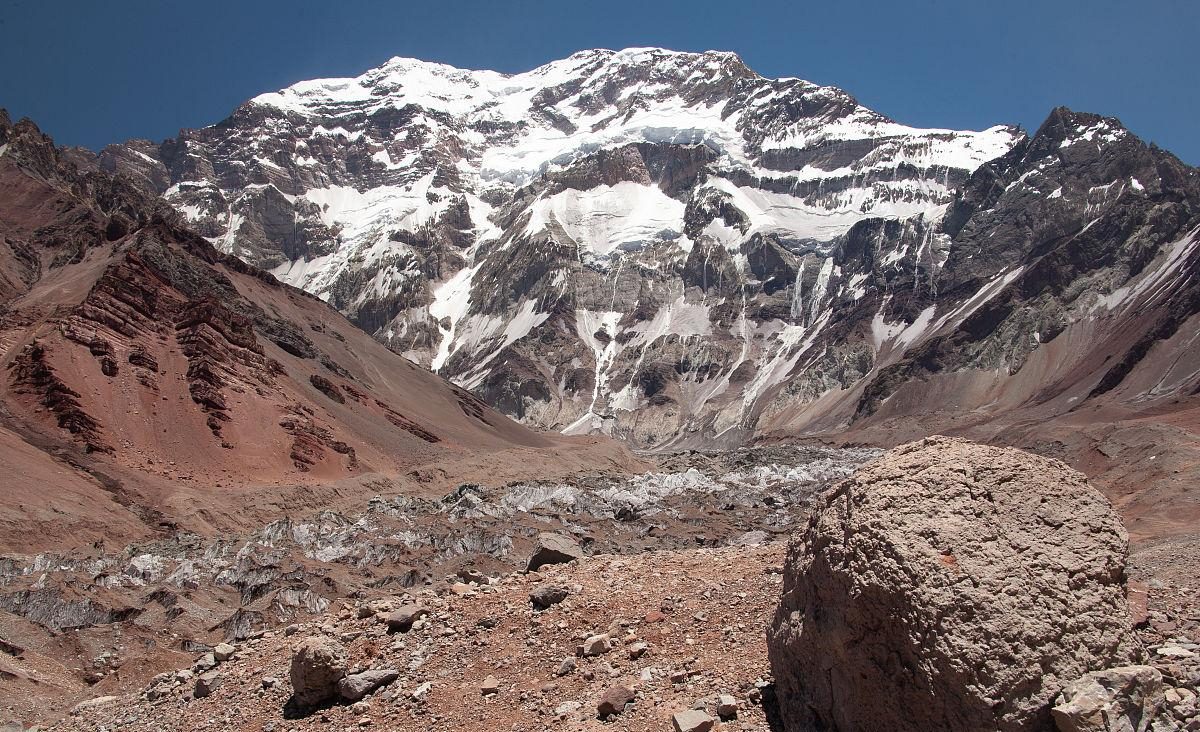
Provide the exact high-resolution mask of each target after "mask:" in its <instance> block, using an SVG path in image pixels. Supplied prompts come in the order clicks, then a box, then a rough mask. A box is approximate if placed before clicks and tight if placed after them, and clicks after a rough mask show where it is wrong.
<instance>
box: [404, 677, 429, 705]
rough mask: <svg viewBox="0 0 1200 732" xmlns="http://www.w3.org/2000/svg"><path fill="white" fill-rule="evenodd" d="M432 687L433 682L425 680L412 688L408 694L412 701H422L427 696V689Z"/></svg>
mask: <svg viewBox="0 0 1200 732" xmlns="http://www.w3.org/2000/svg"><path fill="white" fill-rule="evenodd" d="M432 688H433V682H432V681H426V682H425V683H423V684H421V685H420V686H418V687H417V688H415V689H413V691H412V693H411V694H409V696H410V697H412V700H413V701H416V702H423V701H425V699H426V698H427V697H428V696H429V690H430V689H432Z"/></svg>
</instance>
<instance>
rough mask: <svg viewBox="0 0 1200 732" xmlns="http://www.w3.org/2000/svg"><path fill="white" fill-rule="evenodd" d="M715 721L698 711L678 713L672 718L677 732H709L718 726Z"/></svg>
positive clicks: (691, 710)
mask: <svg viewBox="0 0 1200 732" xmlns="http://www.w3.org/2000/svg"><path fill="white" fill-rule="evenodd" d="M716 721H717V720H715V719H713V718H712V717H710V716H708V715H707V714H705V713H704V712H702V711H700V710H698V709H688V710H686V711H682V712H676V713H675V714H673V715H672V716H671V724H673V725H674V726H675V732H708V730H710V729H712V728H713V725H714V724H716Z"/></svg>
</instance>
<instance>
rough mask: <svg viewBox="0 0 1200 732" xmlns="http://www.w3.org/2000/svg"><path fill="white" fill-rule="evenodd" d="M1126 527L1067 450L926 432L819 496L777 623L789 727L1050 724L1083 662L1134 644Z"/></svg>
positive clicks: (773, 649) (774, 634)
mask: <svg viewBox="0 0 1200 732" xmlns="http://www.w3.org/2000/svg"><path fill="white" fill-rule="evenodd" d="M1127 541H1128V540H1127V535H1126V532H1125V529H1124V527H1123V526H1122V525H1121V521H1120V519H1119V518H1118V517H1117V516H1116V515H1115V514H1114V513H1113V510H1112V507H1111V506H1110V505H1109V503H1108V501H1107V500H1105V498H1104V497H1103V496H1102V495H1100V494H1099V493H1098V492H1096V491H1095V490H1094V489H1093V488H1091V487H1090V486H1089V485H1088V483H1087V480H1086V479H1085V478H1084V477H1083V476H1082V475H1080V474H1079V473H1077V472H1075V471H1074V470H1071V469H1070V468H1068V467H1067V466H1065V465H1063V464H1062V463H1060V462H1058V461H1055V460H1049V459H1046V458H1042V457H1038V456H1036V455H1031V454H1028V453H1025V452H1021V451H1019V450H1013V449H1002V448H994V447H986V446H983V445H976V444H974V443H971V442H967V441H965V440H959V439H951V438H945V437H933V438H929V439H926V440H922V441H920V442H915V443H912V444H908V445H903V446H901V447H898V448H895V449H894V450H892V451H890V452H889V453H887V454H885V455H884V456H882V457H881V458H879V459H878V460H876V461H875V462H873V463H870V464H869V465H867V466H865V467H864V468H862V469H861V470H860V471H859V472H858V473H856V474H855V475H854V476H852V477H850V478H848V479H846V480H844V481H842V482H841V483H839V484H838V485H837V486H835V487H834V488H832V489H830V490H829V491H828V492H827V493H825V494H824V495H822V496H821V497H820V499H819V500H818V502H817V506H816V507H815V510H814V512H813V514H812V516H811V518H810V520H809V523H808V526H807V528H806V530H805V531H804V532H803V533H802V534H801V535H800V536H799V537H797V538H796V539H794V540H793V542H792V545H791V547H790V548H789V553H788V559H787V564H786V566H785V569H784V575H785V576H784V587H783V595H782V597H781V599H780V604H779V607H778V609H777V611H776V614H775V618H774V621H773V623H772V626H771V629H770V631H769V634H768V651H769V656H770V660H771V668H772V671H773V672H774V675H775V680H776V685H777V692H778V698H779V703H780V711H781V714H782V716H783V720H784V722H785V725H786V728H787V729H789V730H810V729H811V730H826V729H836V730H842V731H845V732H848V731H850V730H889V731H890V732H903V731H904V730H922V731H927V730H933V729H936V730H943V731H945V732H954V731H955V730H964V731H965V730H972V731H977V730H1032V729H1053V721H1052V719H1051V715H1050V708H1051V706H1052V704H1053V700H1054V698H1055V696H1056V695H1057V694H1058V693H1059V691H1060V690H1062V688H1063V687H1064V686H1065V685H1066V684H1067V683H1069V682H1072V681H1074V680H1076V679H1078V678H1080V677H1081V676H1082V675H1083V674H1085V673H1087V672H1088V671H1092V670H1097V669H1103V668H1109V667H1113V666H1121V665H1128V664H1130V663H1133V662H1135V661H1137V660H1138V659H1139V658H1140V657H1141V649H1140V646H1139V645H1138V642H1137V640H1136V638H1135V636H1134V634H1133V632H1132V628H1131V622H1130V618H1129V609H1128V607H1127V604H1126V601H1125V588H1124V583H1125V555H1126V548H1127Z"/></svg>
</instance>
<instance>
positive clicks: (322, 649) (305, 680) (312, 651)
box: [290, 635, 347, 709]
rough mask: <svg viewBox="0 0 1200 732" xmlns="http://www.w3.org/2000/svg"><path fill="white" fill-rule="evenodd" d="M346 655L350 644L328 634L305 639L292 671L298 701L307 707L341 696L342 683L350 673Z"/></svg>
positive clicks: (295, 656)
mask: <svg viewBox="0 0 1200 732" xmlns="http://www.w3.org/2000/svg"><path fill="white" fill-rule="evenodd" d="M346 658H347V653H346V647H345V646H343V645H342V644H341V643H338V642H337V641H335V640H333V639H332V638H329V637H327V636H320V635H316V636H312V637H310V638H305V639H304V640H303V641H301V642H300V646H299V648H298V649H297V650H296V654H295V655H294V656H292V666H291V671H290V675H291V681H292V692H293V694H294V699H295V701H296V704H297V705H298V706H299V707H300V708H302V709H306V708H309V707H314V706H316V705H318V704H320V703H322V702H324V701H326V700H329V699H332V698H334V697H335V696H337V693H338V682H339V681H341V680H342V678H343V677H344V676H345V675H346V670H347V664H346Z"/></svg>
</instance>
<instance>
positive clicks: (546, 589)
mask: <svg viewBox="0 0 1200 732" xmlns="http://www.w3.org/2000/svg"><path fill="white" fill-rule="evenodd" d="M570 594H571V593H570V591H569V590H567V588H566V587H562V586H559V585H540V586H539V587H538V588H537V589H536V590H534V591H533V592H530V593H529V601H530V602H531V603H533V607H534V609H535V610H545V609H547V608H549V607H550V606H551V605H557V604H558V603H560V602H562V601H563V600H565V599H567V596H568V595H570Z"/></svg>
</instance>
